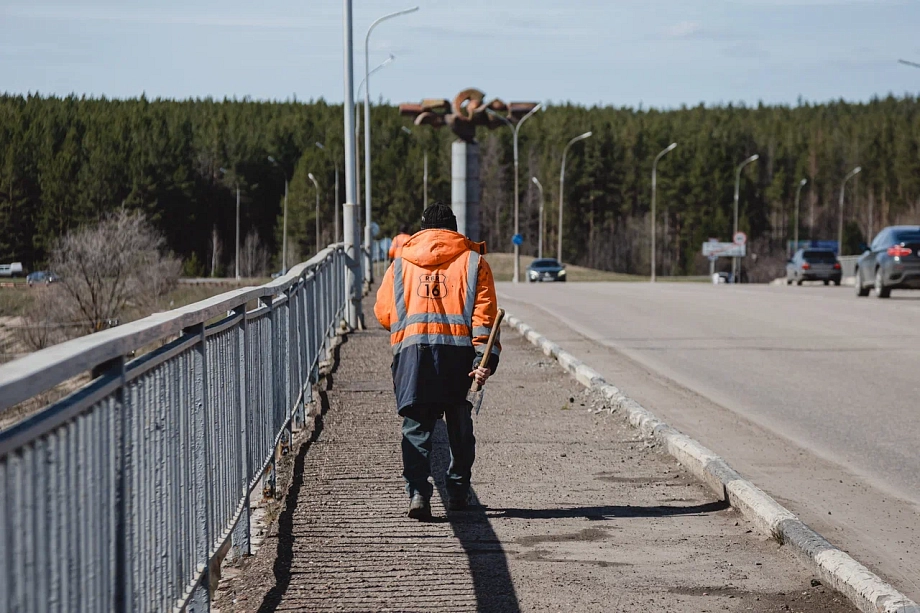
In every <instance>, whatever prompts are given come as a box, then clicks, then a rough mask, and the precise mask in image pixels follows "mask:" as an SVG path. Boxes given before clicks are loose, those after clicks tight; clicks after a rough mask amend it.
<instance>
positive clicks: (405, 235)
mask: <svg viewBox="0 0 920 613" xmlns="http://www.w3.org/2000/svg"><path fill="white" fill-rule="evenodd" d="M411 236H412V235H411V234H409V226H407V225H406V224H403V225H401V226H400V227H399V234H397V235H396V236H394V237H393V242H392V243H390V250H389V252H388V255H389V256H390V261H391V262H392V261H393V260H395V259H396V258H398V257H400V256H401V255H402V249H403V246H404V245H405V244H406V241H407V240H409V239H410V238H411Z"/></svg>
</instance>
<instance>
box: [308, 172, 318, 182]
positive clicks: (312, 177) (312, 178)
mask: <svg viewBox="0 0 920 613" xmlns="http://www.w3.org/2000/svg"><path fill="white" fill-rule="evenodd" d="M307 176H308V177H309V178H310V180H311V181H313V182H314V183H316V177H314V176H313V173H312V172H308V173H307Z"/></svg>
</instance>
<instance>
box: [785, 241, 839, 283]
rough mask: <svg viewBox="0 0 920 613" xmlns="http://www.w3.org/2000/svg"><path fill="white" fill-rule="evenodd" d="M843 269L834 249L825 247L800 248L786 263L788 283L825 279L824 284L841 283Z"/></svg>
mask: <svg viewBox="0 0 920 613" xmlns="http://www.w3.org/2000/svg"><path fill="white" fill-rule="evenodd" d="M842 276H843V270H841V268H840V262H838V261H837V256H836V254H834V252H833V251H827V250H825V249H799V250H798V251H796V252H795V255H794V256H792V259H791V260H789V261H788V262H787V263H786V285H792V283H793V282H795V283H796V284H797V285H801V284H802V283H803V282H805V281H824V285H830V284H831V283H832V282H833V284H834V285H840V278H841V277H842Z"/></svg>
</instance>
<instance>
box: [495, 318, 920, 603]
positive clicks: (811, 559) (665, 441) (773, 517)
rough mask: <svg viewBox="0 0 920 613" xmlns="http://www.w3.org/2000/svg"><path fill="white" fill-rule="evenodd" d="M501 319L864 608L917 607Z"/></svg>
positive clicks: (552, 347) (583, 369) (719, 463)
mask: <svg viewBox="0 0 920 613" xmlns="http://www.w3.org/2000/svg"><path fill="white" fill-rule="evenodd" d="M505 323H506V324H507V325H508V326H510V327H511V328H512V329H514V330H516V331H517V332H518V333H519V334H520V335H521V336H523V337H524V338H525V339H527V340H528V341H530V342H531V343H532V344H533V345H535V346H536V347H538V348H539V349H541V350H542V351H543V353H544V354H546V355H547V356H548V357H553V358H555V359H556V360H557V361H558V362H559V364H560V365H561V366H562V367H563V368H564V369H565V370H566V371H568V372H569V374H571V375H572V376H573V377H575V379H577V380H578V382H579V383H581V384H582V385H584V386H585V387H587V388H589V389H592V390H595V391H597V392H599V393H601V394H603V396H604V397H605V398H606V399H607V401H608V402H609V403H610V406H611V409H610V412H611V414H612V413H613V412H615V411H616V410H621V411H622V416H623V418H624V419H625V420H626V421H627V422H629V424H630V425H631V426H633V427H634V428H636V429H637V430H639V431H640V432H642V434H643V435H645V436H647V437H650V438H654V439H656V440H657V441H659V442H660V443H661V445H662V446H663V447H664V448H665V449H666V450H667V451H668V453H669V454H671V455H672V456H673V457H674V458H676V459H677V461H678V462H680V463H681V465H683V466H684V467H685V468H686V469H687V470H689V471H690V472H691V473H692V474H693V475H694V476H695V477H697V478H698V479H700V480H701V481H703V482H704V483H706V485H708V486H709V487H710V488H711V489H712V490H713V491H714V492H716V494H718V495H719V496H722V497H723V499H725V500H728V502H729V504H731V506H732V507H734V508H735V509H737V510H738V511H739V512H741V514H742V515H744V516H745V517H746V518H747V519H748V520H750V521H751V522H753V523H754V524H755V525H756V526H757V528H758V529H759V530H760V531H761V532H763V533H764V534H767V535H770V536H772V537H773V538H775V539H776V540H778V541H779V542H780V543H781V544H783V545H785V546H787V547H789V548H790V549H792V551H794V552H795V553H796V555H798V557H799V558H801V559H802V560H803V561H804V562H805V563H806V564H807V565H808V566H809V567H810V568H811V569H812V570H813V571H814V572H815V574H816V575H818V577H820V578H821V580H822V581H823V582H824V583H825V584H826V585H828V586H830V587H832V588H834V589H835V590H837V591H838V592H840V593H841V594H843V595H845V596H846V597H847V598H849V599H850V601H851V602H853V604H855V605H856V606H857V607H858V608H859V610H860V611H863V612H864V613H920V606H918V605H917V604H916V603H915V602H913V601H912V600H910V599H909V598H907V597H906V596H905V595H904V594H901V593H900V592H898V591H897V590H896V589H894V587H892V586H891V585H889V584H887V583H885V582H884V581H883V580H882V579H881V578H880V577H878V576H877V575H875V574H874V573H872V572H871V571H870V570H869V569H868V568H866V567H865V566H863V565H862V564H860V563H859V562H857V561H856V560H854V559H853V558H852V557H850V556H849V555H848V554H847V553H845V552H843V551H841V550H840V549H838V548H837V547H835V546H834V545H832V544H831V543H829V542H828V541H827V539H825V538H824V537H823V536H821V535H820V534H818V533H817V532H815V531H814V530H812V529H811V528H809V527H808V526H807V525H806V524H805V523H804V522H802V520H800V519H799V518H798V517H796V516H795V515H794V514H793V513H792V512H791V511H789V510H788V509H786V508H785V507H783V506H782V505H781V504H779V503H778V502H776V501H775V500H773V498H771V497H770V496H769V495H767V494H766V493H765V492H764V491H763V490H761V489H760V488H758V487H757V486H755V485H754V484H753V483H751V482H750V481H748V480H747V479H745V478H744V477H742V476H741V475H740V474H738V473H737V472H736V471H735V470H734V469H733V468H732V467H731V466H729V465H728V463H727V462H725V460H723V459H722V458H720V457H719V456H718V455H716V454H715V453H714V452H713V451H711V450H709V449H707V448H706V447H704V446H703V445H701V444H700V443H698V442H697V441H695V440H693V439H692V438H690V437H689V436H687V435H685V434H683V433H681V432H679V431H678V430H676V429H674V428H672V427H671V426H669V425H668V424H666V423H665V422H663V421H661V420H660V419H658V418H657V417H655V416H654V415H653V414H652V413H650V412H649V411H647V410H646V409H644V408H643V407H642V405H640V404H639V403H638V402H636V401H635V400H633V399H632V398H630V397H629V396H627V395H626V394H624V393H623V392H622V391H621V390H620V389H618V388H617V387H615V386H613V385H611V384H609V383H608V382H607V381H605V380H604V378H603V377H601V376H600V374H599V373H598V372H597V371H595V370H594V369H593V368H591V367H590V366H588V365H587V364H585V363H584V362H582V361H581V360H578V359H576V358H575V357H574V356H573V355H572V354H570V353H568V352H566V351H564V350H563V349H562V348H561V347H560V346H559V345H557V344H556V343H553V342H552V341H550V340H549V339H547V338H546V337H545V336H543V335H541V334H540V333H538V332H537V331H536V330H534V329H533V328H531V327H530V326H528V325H527V324H525V323H524V322H523V321H521V320H520V319H518V318H517V317H515V316H513V315H511V314H510V313H509V314H507V315H506V316H505Z"/></svg>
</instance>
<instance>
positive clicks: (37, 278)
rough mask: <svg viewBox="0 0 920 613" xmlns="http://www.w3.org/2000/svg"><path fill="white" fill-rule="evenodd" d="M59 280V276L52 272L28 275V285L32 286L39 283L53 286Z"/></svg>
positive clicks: (37, 271) (46, 271) (45, 271)
mask: <svg viewBox="0 0 920 613" xmlns="http://www.w3.org/2000/svg"><path fill="white" fill-rule="evenodd" d="M58 280H59V279H58V276H57V275H56V274H54V273H53V272H51V271H50V270H36V271H35V272H30V273H29V274H27V275H26V283H28V284H29V285H30V286H31V285H36V284H39V283H44V284H45V285H51V284H52V283H54V282H56V281H58Z"/></svg>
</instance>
